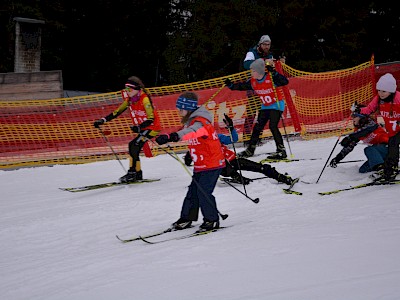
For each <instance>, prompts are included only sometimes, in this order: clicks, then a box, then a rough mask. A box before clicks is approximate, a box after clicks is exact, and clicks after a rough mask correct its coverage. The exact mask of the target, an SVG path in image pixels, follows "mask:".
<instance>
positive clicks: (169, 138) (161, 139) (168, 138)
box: [156, 132, 179, 145]
mask: <svg viewBox="0 0 400 300" xmlns="http://www.w3.org/2000/svg"><path fill="white" fill-rule="evenodd" d="M177 141H179V135H178V134H177V133H176V132H172V133H171V134H161V135H159V136H158V137H157V138H156V142H157V144H159V145H164V144H166V143H168V142H177Z"/></svg>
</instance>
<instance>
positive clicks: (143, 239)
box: [139, 235, 155, 244]
mask: <svg viewBox="0 0 400 300" xmlns="http://www.w3.org/2000/svg"><path fill="white" fill-rule="evenodd" d="M139 239H140V240H142V241H143V242H145V243H147V244H155V243H153V242H150V241H148V240H146V239H145V238H144V237H142V236H140V235H139Z"/></svg>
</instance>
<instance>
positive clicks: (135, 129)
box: [131, 125, 140, 133]
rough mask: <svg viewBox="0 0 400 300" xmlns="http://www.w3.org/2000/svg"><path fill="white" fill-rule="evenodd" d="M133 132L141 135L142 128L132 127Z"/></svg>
mask: <svg viewBox="0 0 400 300" xmlns="http://www.w3.org/2000/svg"><path fill="white" fill-rule="evenodd" d="M131 130H132V131H133V132H134V133H140V126H139V125H133V126H131Z"/></svg>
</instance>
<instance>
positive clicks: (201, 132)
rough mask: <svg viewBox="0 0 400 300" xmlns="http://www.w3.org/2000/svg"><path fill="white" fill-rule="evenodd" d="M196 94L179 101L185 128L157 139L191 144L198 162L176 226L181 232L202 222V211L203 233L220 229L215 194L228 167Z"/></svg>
mask: <svg viewBox="0 0 400 300" xmlns="http://www.w3.org/2000/svg"><path fill="white" fill-rule="evenodd" d="M197 102H198V96H197V94H196V93H192V92H184V93H183V94H181V95H180V96H179V98H178V100H177V101H176V107H177V108H178V109H179V114H180V116H181V118H182V119H181V122H182V124H184V128H183V129H181V130H179V131H177V132H172V133H170V134H162V135H159V136H158V137H157V138H156V142H157V143H158V144H159V145H163V144H166V143H168V142H178V141H181V140H182V141H188V147H189V151H190V154H191V157H192V159H193V161H194V169H193V176H192V182H191V183H190V185H189V190H188V191H187V194H186V197H185V199H184V200H183V205H182V210H181V215H180V218H179V219H178V220H177V221H176V222H175V223H173V224H172V226H173V227H174V229H177V230H180V229H185V228H188V227H190V226H191V224H192V222H194V221H197V220H198V214H199V208H200V209H201V213H202V215H203V224H201V225H200V231H207V230H212V229H216V228H219V212H218V209H217V204H216V201H215V197H214V196H213V192H214V189H215V186H216V184H217V181H218V178H219V175H220V174H221V171H222V169H223V168H224V167H225V159H224V155H223V153H222V149H221V144H220V142H219V140H218V136H217V133H216V131H215V128H214V126H213V124H212V121H213V117H212V115H211V114H210V113H209V112H208V111H207V109H205V108H204V107H203V106H200V107H198V106H197Z"/></svg>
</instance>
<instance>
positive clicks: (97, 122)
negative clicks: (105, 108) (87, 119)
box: [93, 118, 106, 128]
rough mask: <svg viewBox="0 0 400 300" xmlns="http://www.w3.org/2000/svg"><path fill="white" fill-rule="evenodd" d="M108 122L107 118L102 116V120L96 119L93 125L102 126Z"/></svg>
mask: <svg viewBox="0 0 400 300" xmlns="http://www.w3.org/2000/svg"><path fill="white" fill-rule="evenodd" d="M105 122H106V119H104V118H101V119H100V120H97V121H94V123H93V126H94V127H96V128H100V125H103V124H104V123H105Z"/></svg>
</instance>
